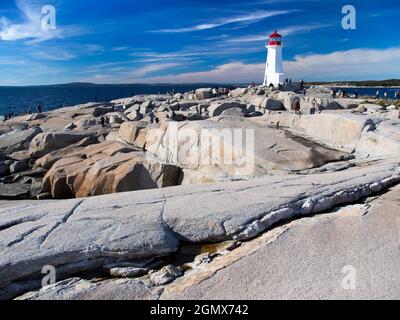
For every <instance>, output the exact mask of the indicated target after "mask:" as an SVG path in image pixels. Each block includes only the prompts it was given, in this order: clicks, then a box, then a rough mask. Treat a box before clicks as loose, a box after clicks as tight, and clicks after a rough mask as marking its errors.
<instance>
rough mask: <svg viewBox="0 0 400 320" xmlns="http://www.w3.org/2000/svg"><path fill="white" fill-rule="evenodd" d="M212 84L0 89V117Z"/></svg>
mask: <svg viewBox="0 0 400 320" xmlns="http://www.w3.org/2000/svg"><path fill="white" fill-rule="evenodd" d="M217 86H218V85H213V84H187V85H186V84H182V85H140V84H136V85H80V84H73V85H57V86H32V87H0V116H1V115H4V114H6V113H8V112H13V113H14V115H18V114H23V113H27V111H28V108H29V107H31V108H32V111H33V112H34V111H35V110H36V107H37V105H38V104H41V105H43V106H44V108H43V111H49V110H54V109H57V108H60V107H65V106H72V105H76V104H81V103H87V102H92V101H94V100H95V97H97V100H98V101H107V100H113V99H118V98H124V97H130V96H132V95H134V94H156V93H167V92H172V91H174V92H182V93H183V92H187V91H191V90H194V89H198V88H204V87H207V88H209V87H217Z"/></svg>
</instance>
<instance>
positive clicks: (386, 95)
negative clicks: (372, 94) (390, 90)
mask: <svg viewBox="0 0 400 320" xmlns="http://www.w3.org/2000/svg"><path fill="white" fill-rule="evenodd" d="M387 97H388V94H387V91H385V93H384V94H383V98H384V99H387Z"/></svg>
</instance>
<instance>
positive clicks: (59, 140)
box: [29, 131, 91, 158]
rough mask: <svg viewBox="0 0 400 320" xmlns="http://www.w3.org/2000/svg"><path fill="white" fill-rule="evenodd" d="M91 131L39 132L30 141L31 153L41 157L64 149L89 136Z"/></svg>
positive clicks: (33, 156)
mask: <svg viewBox="0 0 400 320" xmlns="http://www.w3.org/2000/svg"><path fill="white" fill-rule="evenodd" d="M90 135H91V133H72V132H68V131H65V132H50V133H41V134H38V135H37V136H36V137H35V138H34V139H33V140H32V141H31V143H30V147H29V155H30V156H31V157H32V158H41V157H43V156H45V155H46V154H48V153H50V152H52V151H55V150H58V149H62V148H64V147H66V146H68V145H71V144H74V143H77V142H78V141H80V140H82V139H84V138H87V137H89V136H90Z"/></svg>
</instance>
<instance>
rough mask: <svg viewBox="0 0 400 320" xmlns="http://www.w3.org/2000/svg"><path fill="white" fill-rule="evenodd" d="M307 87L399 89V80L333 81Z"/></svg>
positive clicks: (316, 83)
mask: <svg viewBox="0 0 400 320" xmlns="http://www.w3.org/2000/svg"><path fill="white" fill-rule="evenodd" d="M307 84H308V85H328V84H329V85H333V86H338V87H340V86H359V87H399V86H400V79H388V80H365V81H334V82H307Z"/></svg>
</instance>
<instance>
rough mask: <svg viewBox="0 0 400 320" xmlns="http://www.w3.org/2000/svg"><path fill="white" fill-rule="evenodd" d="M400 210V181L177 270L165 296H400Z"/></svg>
mask: <svg viewBox="0 0 400 320" xmlns="http://www.w3.org/2000/svg"><path fill="white" fill-rule="evenodd" d="M399 210H400V188H399V187H397V188H395V189H393V190H392V191H390V192H388V193H387V194H385V195H383V196H380V197H379V198H377V199H375V200H370V201H368V202H367V203H366V204H357V205H350V206H345V207H343V208H341V209H339V210H338V211H337V212H333V213H329V214H325V215H321V216H314V217H312V218H307V219H301V220H296V221H293V222H291V223H289V224H287V225H285V226H282V227H278V228H276V229H274V230H272V231H270V232H267V233H266V234H264V235H263V236H262V237H260V238H258V239H255V240H253V241H250V242H248V243H244V244H243V245H242V247H240V248H239V249H237V250H234V251H232V252H231V253H229V254H227V255H225V256H222V257H220V258H216V259H215V261H213V262H212V263H211V264H209V265H208V266H206V267H204V268H202V269H200V270H199V271H198V272H194V273H192V274H189V275H188V276H185V277H183V278H180V280H179V281H178V282H176V283H173V284H172V285H171V286H170V287H167V288H166V290H165V291H164V293H163V295H162V296H161V298H162V299H185V300H186V299H221V300H226V299H227V300H235V299H239V300H241V299H250V300H253V299H267V300H268V299H273V300H275V299H278V300H280V299H285V300H286V299H301V300H302V299H324V300H325V299H326V300H332V299H346V300H347V299H385V300H386V299H398V297H399V293H400V281H399V276H398V270H399V268H400V260H399V258H398V256H399V254H398V252H399V217H398V212H399ZM351 275H354V277H355V278H354V283H352V282H351V280H350V282H349V280H348V279H351V278H350V276H351ZM346 276H347V277H346ZM353 284H354V287H352V285H353Z"/></svg>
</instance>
